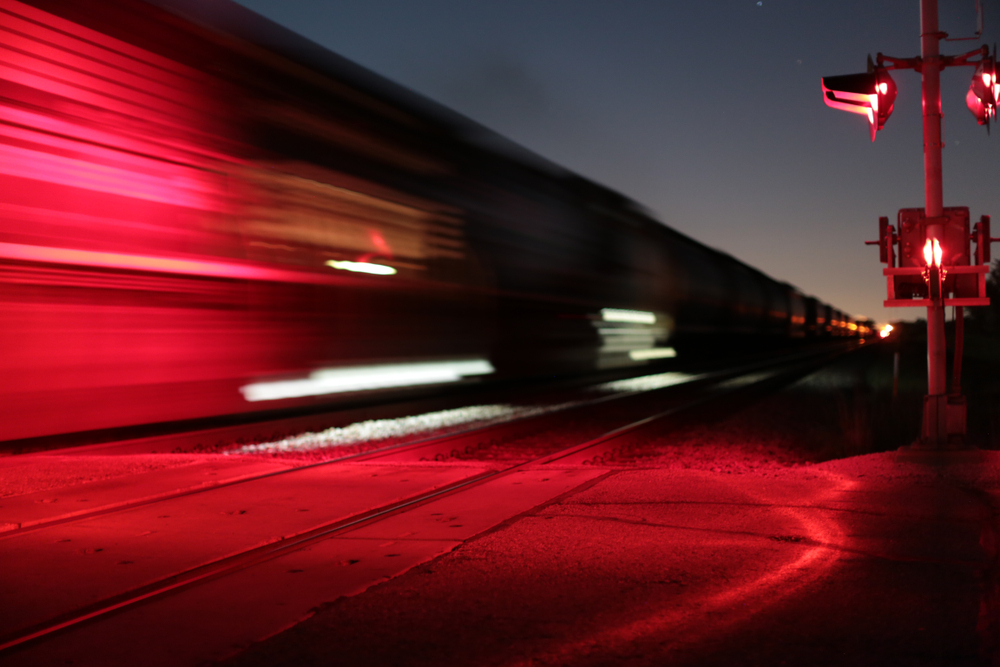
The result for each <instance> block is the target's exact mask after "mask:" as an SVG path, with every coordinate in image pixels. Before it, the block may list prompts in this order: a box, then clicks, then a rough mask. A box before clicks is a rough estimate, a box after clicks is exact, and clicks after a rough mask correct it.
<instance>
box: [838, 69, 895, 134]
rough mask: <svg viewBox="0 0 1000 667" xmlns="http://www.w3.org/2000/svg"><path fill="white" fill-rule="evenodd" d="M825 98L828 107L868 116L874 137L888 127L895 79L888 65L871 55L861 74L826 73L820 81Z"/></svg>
mask: <svg viewBox="0 0 1000 667" xmlns="http://www.w3.org/2000/svg"><path fill="white" fill-rule="evenodd" d="M821 85H822V86H823V101H824V102H826V105H827V106H828V107H831V108H834V109H841V110H842V111H850V112H851V113H857V114H862V115H865V116H868V127H869V129H870V130H871V136H872V141H875V133H876V132H878V131H879V130H881V129H882V128H883V127H885V121H887V120H889V116H890V115H892V109H893V105H894V104H895V102H896V82H895V81H893V80H892V77H891V76H889V72H888V71H887V70H886V68H885V67H882V66H878V65H875V63H873V62H872V57H871V56H868V71H867V72H864V73H861V74H844V75H841V76H825V77H823V79H822V81H821Z"/></svg>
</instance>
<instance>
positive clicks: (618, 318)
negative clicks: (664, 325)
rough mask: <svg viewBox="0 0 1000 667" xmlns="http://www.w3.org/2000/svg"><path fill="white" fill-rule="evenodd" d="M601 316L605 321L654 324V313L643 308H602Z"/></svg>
mask: <svg viewBox="0 0 1000 667" xmlns="http://www.w3.org/2000/svg"><path fill="white" fill-rule="evenodd" d="M601 318H602V319H603V320H604V321H605V322H634V323H636V324H656V315H655V314H654V313H650V312H646V311H644V310H625V309H623V308H602V309H601Z"/></svg>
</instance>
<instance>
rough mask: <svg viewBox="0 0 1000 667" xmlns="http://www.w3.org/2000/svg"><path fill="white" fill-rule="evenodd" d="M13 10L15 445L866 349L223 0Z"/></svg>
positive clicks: (85, 0) (6, 181) (792, 297)
mask: <svg viewBox="0 0 1000 667" xmlns="http://www.w3.org/2000/svg"><path fill="white" fill-rule="evenodd" d="M0 11H2V12H3V20H2V21H0V50H2V54H0V218H2V226H0V283H2V286H0V300H2V307H0V349H2V350H3V352H2V357H0V377H2V380H3V381H2V383H0V405H2V406H3V413H4V414H3V419H2V420H0V440H12V439H20V438H29V437H35V436H43V435H50V434H58V433H67V432H74V431H83V430H91V429H106V428H113V427H120V426H126V425H134V424H148V423H156V422H166V421H173V420H184V419H192V418H199V417H207V416H216V415H231V414H237V413H243V412H250V411H258V410H262V409H272V408H284V407H291V406H302V405H317V404H327V403H333V402H336V401H343V400H345V397H346V398H351V397H353V398H357V397H358V396H359V395H364V396H367V395H370V392H383V393H385V392H388V393H390V394H391V393H392V392H394V391H399V387H404V386H412V385H421V384H437V383H447V382H462V381H479V380H482V379H484V378H491V377H497V378H500V377H517V376H534V375H539V374H544V373H559V372H584V371H588V370H593V369H598V368H614V367H618V366H626V365H630V364H631V365H635V364H644V363H650V362H651V361H653V360H656V359H662V358H665V357H670V356H673V355H675V354H678V355H685V354H688V355H694V354H697V353H698V352H699V351H704V350H705V349H713V348H715V349H718V347H719V346H732V345H751V344H758V343H766V342H774V341H784V340H788V339H793V338H803V337H808V336H813V337H817V336H839V335H849V334H857V333H858V332H859V331H860V332H861V333H864V332H865V326H864V325H863V324H862V325H861V328H860V329H859V325H858V324H857V323H854V322H850V321H848V319H847V318H846V317H845V316H844V315H843V314H842V313H840V312H839V311H836V310H834V309H832V308H830V307H829V306H827V305H825V304H823V303H820V302H818V301H816V300H815V299H812V298H807V297H805V296H803V295H802V294H800V293H799V292H797V291H796V290H795V289H794V288H793V287H791V286H789V285H786V284H783V283H779V282H776V281H774V280H771V279H770V278H768V277H767V276H765V275H764V274H762V273H761V272H759V271H757V270H755V269H753V268H751V267H749V266H746V265H745V264H743V263H741V262H739V261H737V260H735V259H733V258H732V257H730V256H728V255H725V254H723V253H720V252H717V251H715V250H712V249H710V248H707V247H705V246H703V245H701V244H699V243H697V242H695V241H693V240H691V239H689V238H687V237H685V236H683V235H682V234H679V233H677V232H675V231H672V230H670V229H668V228H667V227H664V226H663V225H662V224H660V223H658V222H656V221H655V220H653V219H652V218H651V217H650V216H649V215H647V214H646V213H644V212H643V210H641V209H640V208H639V207H638V206H637V205H635V204H634V203H632V202H630V201H628V200H626V199H624V198H623V197H621V196H620V195H618V194H616V193H614V192H611V191H608V190H606V189H604V188H602V187H600V186H597V185H595V184H593V183H590V182H587V181H585V180H583V179H581V178H579V177H577V176H574V175H573V174H570V173H568V172H566V171H564V170H562V169H560V168H558V167H556V166H554V165H552V164H549V163H546V162H545V161H543V160H541V159H539V158H538V157H536V156H533V155H531V154H529V153H527V152H526V151H524V150H523V149H520V148H518V147H517V146H516V145H513V144H512V143H510V142H507V141H505V140H504V139H502V138H501V137H499V136H497V135H495V134H492V133H490V132H489V131H487V130H485V129H484V128H482V127H480V126H478V125H476V124H475V123H472V122H470V121H469V120H467V119H464V118H462V117H460V116H458V115H457V114H454V113H453V112H450V111H448V110H447V109H444V108H442V107H440V106H438V105H435V104H433V103H431V102H429V101H428V100H426V99H423V98H421V97H419V96H417V95H415V94H413V93H411V92H409V91H407V90H405V89H402V88H400V87H398V86H395V85H393V84H391V83H389V82H387V81H385V80H384V79H381V78H380V77H378V76H375V75H373V74H371V73H370V72H367V71H365V70H363V69H362V68H360V67H358V66H356V65H354V64H352V63H350V62H348V61H346V60H344V59H342V58H340V57H338V56H336V55H335V54H332V53H330V52H328V51H325V50H324V49H322V48H320V47H318V46H317V45H315V44H313V43H311V42H309V41H307V40H305V39H303V38H301V37H298V36H296V35H294V34H292V33H290V32H288V31H287V30H285V29H283V28H281V27H280V26H277V25H275V24H273V23H271V22H269V21H267V20H265V19H263V18H261V17H259V16H257V15H255V14H253V13H251V12H249V11H247V10H245V9H243V8H241V7H239V6H238V5H235V4H233V3H231V2H229V1H228V0H151V1H150V2H140V1H138V0H30V2H28V3H27V4H25V3H22V2H18V1H16V0H0ZM359 392H361V393H360V394H359ZM365 392H369V393H365Z"/></svg>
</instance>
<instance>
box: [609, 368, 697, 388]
mask: <svg viewBox="0 0 1000 667" xmlns="http://www.w3.org/2000/svg"><path fill="white" fill-rule="evenodd" d="M700 377H703V376H702V375H691V374H689V373H657V374H656V375H644V376H642V377H638V378H630V379H628V380H616V381H614V382H607V383H605V384H602V385H600V386H598V387H597V389H598V390H600V391H610V392H616V393H619V392H632V391H650V390H653V389H662V388H663V387H672V386H674V385H678V384H684V383H685V382H691V381H693V380H697V379H698V378H700Z"/></svg>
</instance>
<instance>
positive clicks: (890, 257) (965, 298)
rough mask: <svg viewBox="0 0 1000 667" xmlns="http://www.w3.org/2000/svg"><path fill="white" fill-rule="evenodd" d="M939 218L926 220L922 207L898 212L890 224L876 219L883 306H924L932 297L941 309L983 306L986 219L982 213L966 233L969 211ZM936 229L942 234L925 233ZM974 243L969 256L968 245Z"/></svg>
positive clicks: (952, 210)
mask: <svg viewBox="0 0 1000 667" xmlns="http://www.w3.org/2000/svg"><path fill="white" fill-rule="evenodd" d="M942 213H943V215H942V216H941V218H937V219H928V218H927V216H926V215H925V213H924V209H922V208H904V209H902V210H900V211H899V213H898V214H897V218H896V224H895V225H890V224H889V219H888V218H879V240H878V241H868V242H867V243H868V245H878V246H879V259H880V260H881V261H882V263H883V264H886V265H887V266H886V268H884V269H883V270H882V275H884V276H886V278H887V281H886V285H887V292H888V295H887V299H886V301H885V303H884V304H883V305H885V307H886V308H903V307H907V306H923V307H927V306H930V305H932V303H933V302H934V301H935V300H937V299H943V304H944V305H945V306H988V305H989V304H990V300H989V297H987V296H986V274H987V273H989V270H990V267H989V261H990V260H989V258H990V250H989V245H990V242H991V241H995V240H997V239H991V238H990V236H989V234H990V217H989V216H988V215H984V216H983V217H982V218H980V221H979V222H978V223H976V226H975V229H974V231H973V233H972V234H970V233H969V209H968V208H966V207H964V206H954V207H948V208H945V209H943V211H942ZM931 225H938V226H940V228H942V229H943V233H939V235H938V236H934V237H932V236H930V235H928V230H927V228H928V227H929V226H931ZM970 240H974V241H976V251H975V254H974V255H973V254H972V253H970V248H969V241H970Z"/></svg>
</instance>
